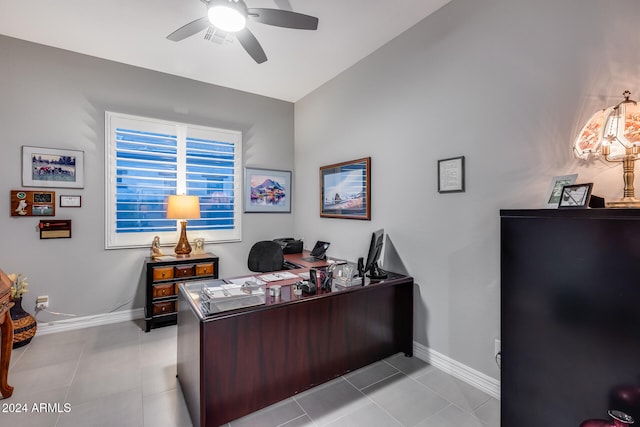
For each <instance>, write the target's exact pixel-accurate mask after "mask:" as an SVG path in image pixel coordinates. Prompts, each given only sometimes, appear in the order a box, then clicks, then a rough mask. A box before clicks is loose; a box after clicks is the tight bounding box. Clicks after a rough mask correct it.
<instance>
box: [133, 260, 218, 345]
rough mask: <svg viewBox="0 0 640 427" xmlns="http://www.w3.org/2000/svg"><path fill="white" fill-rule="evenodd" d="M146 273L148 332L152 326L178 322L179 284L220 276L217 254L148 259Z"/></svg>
mask: <svg viewBox="0 0 640 427" xmlns="http://www.w3.org/2000/svg"><path fill="white" fill-rule="evenodd" d="M145 269H146V276H147V283H146V298H145V306H144V320H145V332H149V330H150V329H151V328H152V327H159V326H167V325H175V324H176V319H177V316H178V307H177V305H178V283H181V282H188V281H190V280H202V279H206V278H217V277H218V257H217V256H216V255H213V254H200V255H191V256H189V257H185V258H176V257H162V259H159V260H154V259H152V258H147V259H146V260H145Z"/></svg>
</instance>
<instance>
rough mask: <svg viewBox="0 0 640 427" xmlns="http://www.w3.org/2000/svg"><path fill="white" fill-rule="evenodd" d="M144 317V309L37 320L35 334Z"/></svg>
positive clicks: (71, 329)
mask: <svg viewBox="0 0 640 427" xmlns="http://www.w3.org/2000/svg"><path fill="white" fill-rule="evenodd" d="M137 319H144V309H143V308H136V309H134V310H123V311H115V312H113V313H104V314H96V315H94V316H83V317H74V318H73V319H65V320H53V321H51V322H42V323H41V322H38V332H37V335H46V334H53V333H55V332H66V331H73V330H76V329H83V328H90V327H92V326H101V325H110V324H112V323H119V322H126V321H131V320H137Z"/></svg>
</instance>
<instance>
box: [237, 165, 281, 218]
mask: <svg viewBox="0 0 640 427" xmlns="http://www.w3.org/2000/svg"><path fill="white" fill-rule="evenodd" d="M291 194H292V193H291V171H282V170H274V169H260V168H251V167H246V168H244V211H245V212H247V213H252V212H256V213H283V212H284V213H288V212H291Z"/></svg>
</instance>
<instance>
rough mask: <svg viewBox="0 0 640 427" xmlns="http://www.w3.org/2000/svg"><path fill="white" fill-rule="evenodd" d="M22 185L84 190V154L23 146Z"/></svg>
mask: <svg viewBox="0 0 640 427" xmlns="http://www.w3.org/2000/svg"><path fill="white" fill-rule="evenodd" d="M22 185H23V186H24V187H57V188H84V152H82V151H77V150H60V149H57V148H41V147H28V146H26V145H23V146H22Z"/></svg>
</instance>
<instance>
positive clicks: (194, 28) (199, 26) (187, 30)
mask: <svg viewBox="0 0 640 427" xmlns="http://www.w3.org/2000/svg"><path fill="white" fill-rule="evenodd" d="M209 25H211V24H210V23H209V18H207V17H206V16H205V17H203V18H199V19H196V20H195V21H191V22H189V23H188V24H187V25H184V26H182V27H180V28H178V29H177V30H175V31H174V32H173V33H171V34H169V35H168V36H167V38H168V39H169V40H173V41H174V42H179V41H180V40H184V39H186V38H187V37H191V36H192V35H194V34H197V33H199V32H200V31H202V30H204V29H205V28H207V27H208V26H209Z"/></svg>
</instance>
